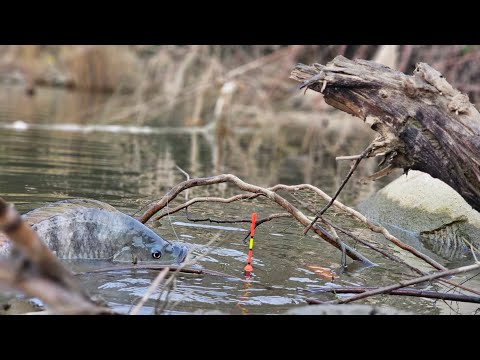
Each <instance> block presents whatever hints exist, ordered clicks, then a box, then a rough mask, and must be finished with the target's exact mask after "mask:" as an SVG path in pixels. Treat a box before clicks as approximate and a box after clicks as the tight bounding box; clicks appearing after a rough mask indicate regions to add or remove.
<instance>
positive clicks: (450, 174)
mask: <svg viewBox="0 0 480 360" xmlns="http://www.w3.org/2000/svg"><path fill="white" fill-rule="evenodd" d="M290 78H292V79H294V80H297V81H300V82H302V85H301V87H300V88H309V89H312V90H314V91H317V92H320V93H322V94H323V96H324V99H325V101H326V102H327V104H329V105H331V106H334V107H336V108H338V109H340V110H342V111H344V112H347V113H349V114H351V115H354V116H356V117H359V118H361V119H363V120H364V122H366V123H367V124H369V125H370V127H371V128H372V129H373V130H374V131H376V132H378V134H379V135H378V136H377V138H376V139H375V140H374V142H373V146H374V150H373V151H372V152H371V153H370V155H369V156H370V157H371V156H380V155H383V156H385V159H386V164H387V166H389V167H395V168H403V169H404V171H405V172H408V170H409V169H414V170H420V171H423V172H426V173H428V174H430V175H431V176H432V177H435V178H438V179H440V180H442V181H443V182H445V183H446V184H448V185H450V186H451V187H452V188H453V189H455V191H457V192H458V193H459V194H460V195H461V196H462V197H463V198H464V199H465V200H466V201H467V202H468V203H469V204H470V205H471V206H472V207H473V208H474V209H475V210H477V211H480V137H479V134H480V114H479V112H478V111H477V109H476V108H475V107H474V105H472V104H471V103H470V101H469V99H468V96H466V95H464V94H462V93H460V92H459V91H458V90H456V89H454V88H453V87H452V86H451V85H450V84H449V83H448V82H447V80H446V79H445V78H444V77H443V76H442V74H440V73H439V72H438V71H436V70H435V69H433V68H432V67H430V66H429V65H428V64H425V63H418V64H417V67H416V69H415V71H414V74H413V75H412V76H409V75H406V74H403V73H401V72H398V71H394V70H392V69H390V68H388V67H386V66H383V65H380V64H377V63H374V62H371V61H366V60H355V61H351V60H348V59H346V58H345V57H343V56H337V57H336V58H335V59H333V61H331V62H330V63H328V64H327V65H325V66H324V65H320V64H313V65H312V66H307V65H304V64H297V66H296V67H295V69H294V70H293V71H292V73H291V76H290Z"/></svg>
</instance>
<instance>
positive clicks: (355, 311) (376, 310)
mask: <svg viewBox="0 0 480 360" xmlns="http://www.w3.org/2000/svg"><path fill="white" fill-rule="evenodd" d="M285 315H413V313H409V312H406V311H400V310H397V309H394V308H391V307H386V306H382V307H378V306H372V305H357V304H341V305H333V304H326V305H307V306H301V307H296V308H293V309H290V310H288V311H287V312H286V313H285Z"/></svg>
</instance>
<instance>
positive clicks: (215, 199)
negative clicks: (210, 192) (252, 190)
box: [153, 194, 261, 220]
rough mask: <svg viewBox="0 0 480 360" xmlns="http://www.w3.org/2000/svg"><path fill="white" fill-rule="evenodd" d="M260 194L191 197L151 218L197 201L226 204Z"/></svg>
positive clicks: (170, 212) (160, 216) (157, 217)
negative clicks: (227, 196) (226, 196)
mask: <svg viewBox="0 0 480 360" xmlns="http://www.w3.org/2000/svg"><path fill="white" fill-rule="evenodd" d="M260 195H261V194H253V195H252V194H239V195H235V196H232V197H229V198H227V199H224V198H219V197H211V196H208V197H196V198H193V199H191V200H189V201H187V202H186V203H184V204H181V205H179V206H177V207H175V208H173V209H170V211H165V212H163V213H161V214H160V215H157V216H155V217H154V218H153V220H160V219H161V218H163V217H165V216H167V215H168V214H174V213H176V212H178V211H180V210H183V209H185V208H187V207H189V206H190V205H193V204H195V203H197V202H219V203H225V204H228V203H231V202H234V201H238V200H244V199H248V200H251V199H255V198H257V197H259V196H260Z"/></svg>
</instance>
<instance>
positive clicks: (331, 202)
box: [303, 144, 373, 235]
mask: <svg viewBox="0 0 480 360" xmlns="http://www.w3.org/2000/svg"><path fill="white" fill-rule="evenodd" d="M372 150H373V144H370V145H369V146H368V147H367V148H366V149H365V150H363V152H362V153H361V154H360V157H359V158H358V159H357V160H355V163H354V164H353V166H352V167H351V169H350V171H349V172H348V174H347V176H346V177H345V179H344V180H343V181H342V184H341V185H340V187H339V188H338V190H337V192H336V193H335V195H333V197H332V199H331V200H330V202H329V203H328V204H327V205H326V206H325V207H324V208H323V209H322V210H321V211H320V212H319V213H318V214H317V215H316V216H315V218H314V219H313V221H312V222H311V223H310V225H308V227H307V228H306V229H305V230H304V231H303V235H305V234H306V233H307V232H308V231H309V230H310V229H311V228H312V226H313V224H315V223H316V222H317V220H318V218H319V217H320V216H322V215H323V214H324V213H325V211H327V210H328V208H329V207H330V206H332V204H333V203H334V202H335V199H336V198H337V197H338V195H339V194H340V192H341V191H342V189H343V188H344V186H345V185H346V184H347V182H348V180H349V179H350V177H351V176H352V175H353V172H354V171H355V169H356V168H357V166H358V164H360V161H362V159H364V158H365V157H367V156H368V155H369V154H370V153H371V152H372Z"/></svg>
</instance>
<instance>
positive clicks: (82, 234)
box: [0, 199, 187, 264]
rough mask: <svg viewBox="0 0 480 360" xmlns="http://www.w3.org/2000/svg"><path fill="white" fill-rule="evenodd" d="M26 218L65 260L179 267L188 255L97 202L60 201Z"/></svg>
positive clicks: (145, 228)
mask: <svg viewBox="0 0 480 360" xmlns="http://www.w3.org/2000/svg"><path fill="white" fill-rule="evenodd" d="M22 217H23V219H24V220H25V221H27V222H28V223H29V224H30V225H31V226H32V228H33V229H34V230H35V231H36V232H37V234H38V236H39V237H40V239H42V240H43V241H44V242H45V243H46V244H47V245H48V247H49V248H50V249H51V250H52V251H54V252H55V253H56V255H57V257H59V258H61V259H111V260H113V261H119V262H133V263H136V262H155V263H156V264H174V263H177V264H178V263H181V262H183V261H184V260H185V258H186V255H187V248H186V247H185V246H180V245H176V244H173V243H171V242H169V241H167V240H164V239H162V238H161V237H160V236H158V235H157V234H156V233H155V232H154V231H152V230H151V229H149V228H148V227H147V226H145V225H144V224H142V223H141V222H139V221H138V220H136V219H134V218H132V217H131V216H129V215H126V214H124V213H122V212H120V211H118V210H116V209H115V208H114V207H112V206H110V205H108V204H105V203H102V202H100V201H96V200H89V199H71V200H64V201H59V202H55V203H52V204H49V205H47V206H44V207H41V208H38V209H35V210H32V211H30V212H28V213H26V214H25V215H23V216H22ZM3 249H4V250H3V252H5V251H6V250H5V249H6V246H3ZM0 252H2V247H1V246H0Z"/></svg>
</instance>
